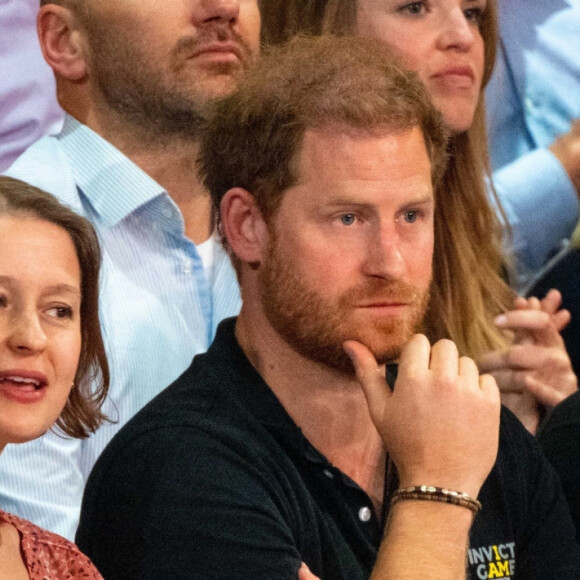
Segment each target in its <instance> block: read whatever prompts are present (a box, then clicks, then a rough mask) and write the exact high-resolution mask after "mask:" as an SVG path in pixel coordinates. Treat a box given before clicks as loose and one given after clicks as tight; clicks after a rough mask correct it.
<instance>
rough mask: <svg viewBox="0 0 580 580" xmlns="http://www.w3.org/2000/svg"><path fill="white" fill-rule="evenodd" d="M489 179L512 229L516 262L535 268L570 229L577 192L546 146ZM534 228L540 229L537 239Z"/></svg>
mask: <svg viewBox="0 0 580 580" xmlns="http://www.w3.org/2000/svg"><path fill="white" fill-rule="evenodd" d="M493 182H494V187H495V189H496V191H497V194H498V197H499V200H500V202H501V204H502V206H503V208H504V210H505V212H506V215H507V218H508V221H509V222H510V226H511V228H512V235H513V250H514V252H515V253H516V258H517V262H518V264H520V266H521V267H522V268H523V269H526V268H527V269H529V270H531V271H536V270H537V269H538V268H539V267H541V266H542V264H543V263H544V262H545V260H546V258H547V256H548V255H549V253H550V251H551V250H552V249H553V248H554V247H556V246H557V245H558V244H559V242H560V241H561V240H562V239H564V238H567V237H569V236H570V235H571V233H572V231H573V230H574V227H575V226H576V223H577V220H578V197H577V193H576V191H575V190H574V187H573V185H572V183H571V182H570V179H569V178H568V176H567V174H566V172H565V170H564V168H563V167H562V166H561V164H560V163H559V161H558V160H557V159H556V157H555V156H554V155H552V154H551V153H550V152H549V151H548V150H546V149H538V150H536V151H534V152H533V153H530V154H528V155H525V156H523V157H521V158H520V159H518V160H517V161H514V162H513V163H511V164H509V165H507V166H505V167H503V168H502V169H500V170H498V171H495V172H494V174H493ZM538 231H542V236H541V237H540V238H539V237H538V236H537V232H538Z"/></svg>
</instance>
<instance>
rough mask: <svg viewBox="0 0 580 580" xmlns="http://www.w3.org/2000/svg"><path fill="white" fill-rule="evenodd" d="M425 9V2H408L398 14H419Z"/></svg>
mask: <svg viewBox="0 0 580 580" xmlns="http://www.w3.org/2000/svg"><path fill="white" fill-rule="evenodd" d="M425 9H426V6H425V2H410V3H409V4H405V5H404V6H401V8H399V11H400V12H407V13H408V14H413V15H415V14H421V13H422V12H424V11H425Z"/></svg>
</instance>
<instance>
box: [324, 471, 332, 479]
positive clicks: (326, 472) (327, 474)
mask: <svg viewBox="0 0 580 580" xmlns="http://www.w3.org/2000/svg"><path fill="white" fill-rule="evenodd" d="M322 473H324V475H326V477H328V479H334V473H332V471H330V470H329V469H325V470H324V471H323V472H322Z"/></svg>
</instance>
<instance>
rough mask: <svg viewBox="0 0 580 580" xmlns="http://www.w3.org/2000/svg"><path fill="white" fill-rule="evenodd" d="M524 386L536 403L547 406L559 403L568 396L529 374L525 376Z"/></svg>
mask: <svg viewBox="0 0 580 580" xmlns="http://www.w3.org/2000/svg"><path fill="white" fill-rule="evenodd" d="M526 388H527V390H528V391H529V392H530V393H531V394H532V395H533V396H534V398H535V399H536V401H538V403H540V404H541V405H543V406H544V407H548V408H551V407H555V406H556V405H559V404H560V403H561V402H562V401H563V400H564V399H566V397H567V396H568V395H567V394H565V393H561V392H559V391H558V390H557V389H555V388H553V387H552V386H551V385H548V384H546V383H545V382H543V381H541V380H539V379H537V378H536V377H533V376H531V375H528V376H527V377H526Z"/></svg>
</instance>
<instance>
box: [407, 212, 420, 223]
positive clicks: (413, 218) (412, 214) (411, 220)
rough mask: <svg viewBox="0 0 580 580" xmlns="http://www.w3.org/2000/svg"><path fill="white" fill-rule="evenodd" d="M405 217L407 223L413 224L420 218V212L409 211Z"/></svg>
mask: <svg viewBox="0 0 580 580" xmlns="http://www.w3.org/2000/svg"><path fill="white" fill-rule="evenodd" d="M403 217H404V219H405V221H406V222H407V223H409V224H412V223H414V222H416V221H417V218H418V217H419V212H418V211H415V210H409V211H406V212H405V213H404V214H403Z"/></svg>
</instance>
